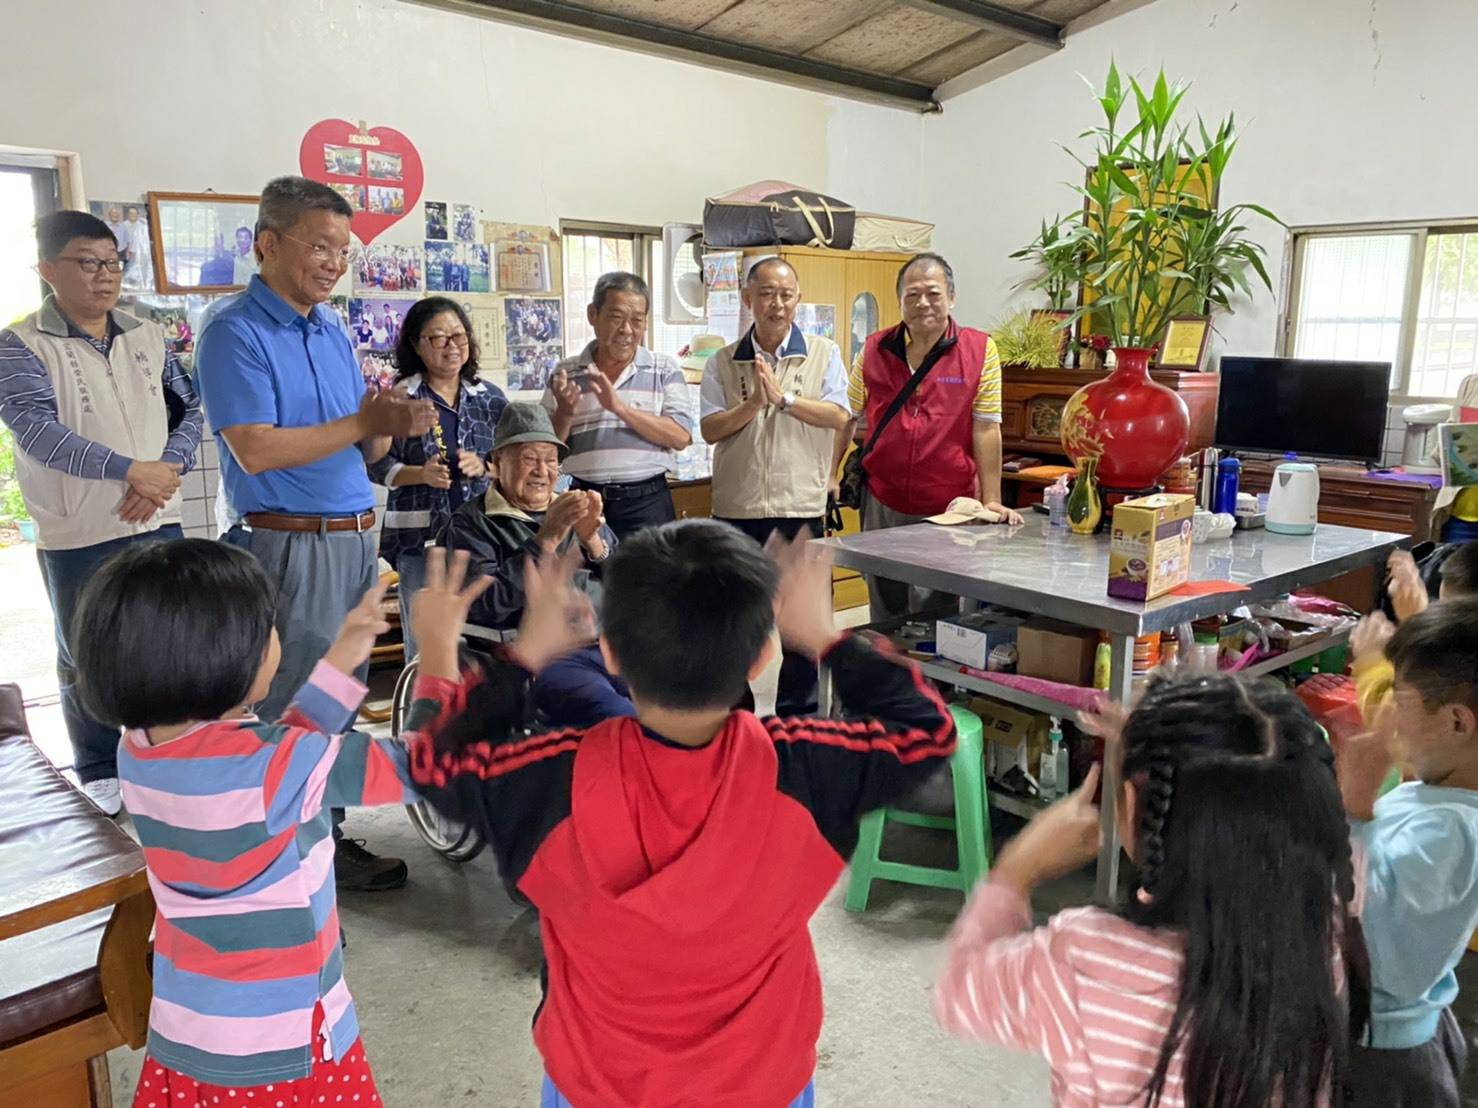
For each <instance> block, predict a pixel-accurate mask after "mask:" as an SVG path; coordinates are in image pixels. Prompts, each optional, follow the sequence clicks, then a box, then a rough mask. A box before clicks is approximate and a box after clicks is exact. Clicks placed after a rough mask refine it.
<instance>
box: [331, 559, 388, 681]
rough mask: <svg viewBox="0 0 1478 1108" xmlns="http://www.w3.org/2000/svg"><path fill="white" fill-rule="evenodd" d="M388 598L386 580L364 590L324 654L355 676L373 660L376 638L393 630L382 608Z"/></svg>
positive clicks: (340, 667)
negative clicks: (355, 673)
mask: <svg viewBox="0 0 1478 1108" xmlns="http://www.w3.org/2000/svg"><path fill="white" fill-rule="evenodd" d="M384 599H385V582H384V581H376V582H375V583H374V584H373V585H371V586H370V587H369V588H367V589H366V590H365V591H364V595H363V596H362V597H360V598H359V603H358V604H356V605H355V606H354V608H353V609H351V610H350V612H349V614H348V615H347V616H345V617H344V622H343V623H342V624H341V625H340V626H339V634H338V636H337V637H336V638H335V639H334V641H333V644H332V645H331V646H330V647H329V648H328V652H327V653H325V654H324V656H323V660H324V661H325V662H327V663H328V664H329V665H331V666H333V667H334V669H336V670H338V671H339V672H340V673H346V674H348V675H349V676H351V677H352V676H354V671H355V670H357V669H358V668H359V667H360V666H362V665H364V663H365V662H367V661H369V656H370V651H371V650H373V649H374V646H375V639H376V638H377V637H378V636H380V635H383V634H384V633H385V632H386V631H388V630H390V623H389V621H388V620H387V619H386V618H385V613H384V611H383V610H382V609H381V602H382V601H383V600H384Z"/></svg>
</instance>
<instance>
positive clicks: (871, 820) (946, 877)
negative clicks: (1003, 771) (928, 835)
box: [847, 706, 991, 912]
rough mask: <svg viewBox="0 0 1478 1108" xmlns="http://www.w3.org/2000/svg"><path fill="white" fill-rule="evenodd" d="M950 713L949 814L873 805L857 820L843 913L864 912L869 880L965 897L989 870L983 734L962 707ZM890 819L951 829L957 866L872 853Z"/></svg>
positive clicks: (876, 850)
mask: <svg viewBox="0 0 1478 1108" xmlns="http://www.w3.org/2000/svg"><path fill="white" fill-rule="evenodd" d="M950 714H951V715H953V716H954V717H955V735H956V746H955V752H954V754H953V755H951V756H950V759H949V772H950V777H951V779H952V780H953V783H954V794H955V814H954V818H953V819H951V818H950V817H948V816H928V815H923V814H922V813H919V812H906V811H903V810H902V809H900V808H879V809H878V810H877V811H875V812H869V813H868V814H867V815H866V816H864V817H863V818H862V826H861V828H860V830H859V833H858V836H857V849H856V850H855V851H853V852H852V876H851V878H850V880H849V881H848V882H847V911H849V912H863V911H866V910H867V898H868V894H869V893H870V892H871V891H872V883H873V882H874V881H879V880H882V881H901V882H903V883H904V884H906V885H928V886H930V887H931V888H935V889H958V890H960V892H962V893H965V894H966V895H968V894H969V893H970V891H971V890H972V889H973V888H975V886H976V884H977V883H978V882H979V881H980V879H981V878H982V877H984V876H985V875H986V873H987V872H989V870H990V861H991V839H990V803H989V800H988V799H987V796H986V791H985V737H984V735H985V732H984V728H983V727H982V726H981V723H980V717H979V716H977V715H976V714H975V713H974V712H972V711H970V710H969V709H968V708H960V707H957V706H951V707H950ZM889 820H891V821H892V822H894V823H905V824H908V825H909V826H910V827H927V828H931V829H932V830H935V831H953V832H954V833H955V844H956V847H957V849H958V852H959V867H958V868H957V869H940V868H938V867H935V866H913V865H906V864H905V863H903V862H885V861H884V860H883V859H882V858H880V857H878V854H879V851H880V850H881V849H882V845H883V828H884V827H885V826H886V825H887V823H888V821H889Z"/></svg>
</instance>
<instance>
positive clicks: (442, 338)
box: [421, 331, 472, 350]
mask: <svg viewBox="0 0 1478 1108" xmlns="http://www.w3.org/2000/svg"><path fill="white" fill-rule="evenodd" d="M421 337H422V338H423V339H425V340H426V342H427V343H428V344H430V346H431V349H432V350H445V349H446V345H447V343H449V342H454V343H456V344H457V345H458V346H460V347H461V348H462V349H463V350H466V349H467V345H468V343H469V342H471V341H472V340H471V339H469V338H468V337H467V332H466V331H454V332H453V333H452V334H450V335H422V336H421Z"/></svg>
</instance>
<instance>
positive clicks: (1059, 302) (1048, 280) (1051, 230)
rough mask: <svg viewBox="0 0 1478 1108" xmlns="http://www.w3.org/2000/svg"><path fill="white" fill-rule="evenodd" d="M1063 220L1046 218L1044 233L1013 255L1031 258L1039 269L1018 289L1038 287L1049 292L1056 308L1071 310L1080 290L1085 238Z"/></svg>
mask: <svg viewBox="0 0 1478 1108" xmlns="http://www.w3.org/2000/svg"><path fill="white" fill-rule="evenodd" d="M1069 231H1070V229H1069V228H1068V227H1067V226H1066V222H1065V221H1064V220H1062V219H1058V220H1055V221H1054V222H1052V223H1048V222H1047V221H1046V220H1043V221H1042V230H1041V233H1040V234H1038V235H1037V237H1036V238H1035V239H1033V240H1032V241H1031V242H1030V243H1028V244H1027V245H1026V246H1023V247H1022V248H1021V249H1020V250H1017V251H1016V252H1014V253H1013V254H1012V255H1011V257H1013V258H1016V259H1026V260H1028V261H1030V262H1031V263H1032V265H1033V267H1034V268H1035V270H1036V272H1035V274H1034V275H1033V276H1032V277H1029V278H1027V279H1026V280H1025V281H1023V282H1021V283H1020V284H1019V285H1018V286H1017V287H1018V288H1029V289H1036V290H1039V291H1041V292H1044V293H1046V294H1047V306H1048V308H1050V309H1051V310H1052V311H1057V312H1062V311H1067V308H1068V305H1069V304H1070V303H1072V299H1073V295H1074V293H1075V292H1076V290H1077V284H1078V280H1079V272H1080V270H1081V266H1082V259H1081V258H1080V257H1079V255H1080V254H1081V252H1082V249H1083V248H1082V245H1081V240H1080V239H1079V238H1078V237H1077V236H1074V235H1072V234H1070V233H1069Z"/></svg>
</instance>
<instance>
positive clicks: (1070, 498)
mask: <svg viewBox="0 0 1478 1108" xmlns="http://www.w3.org/2000/svg"><path fill="white" fill-rule="evenodd" d="M1097 468H1098V459H1097V458H1083V459H1082V460H1081V461H1079V462H1078V476H1077V477H1076V478H1075V479H1074V480H1073V489H1072V492H1070V493H1068V494H1067V525H1068V529H1069V530H1071V531H1072V532H1073V534H1075V535H1091V534H1093V532H1094V531H1097V530H1098V524H1099V521H1100V520H1102V519H1103V501H1102V500H1100V499H1099V497H1098V486H1097V485H1096V484H1095V482H1094V471H1095V470H1096V469H1097Z"/></svg>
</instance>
